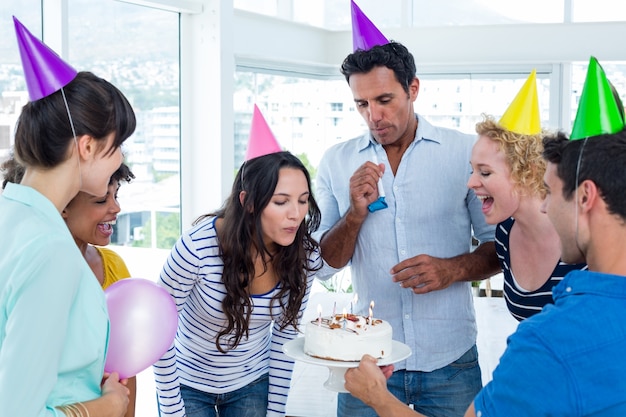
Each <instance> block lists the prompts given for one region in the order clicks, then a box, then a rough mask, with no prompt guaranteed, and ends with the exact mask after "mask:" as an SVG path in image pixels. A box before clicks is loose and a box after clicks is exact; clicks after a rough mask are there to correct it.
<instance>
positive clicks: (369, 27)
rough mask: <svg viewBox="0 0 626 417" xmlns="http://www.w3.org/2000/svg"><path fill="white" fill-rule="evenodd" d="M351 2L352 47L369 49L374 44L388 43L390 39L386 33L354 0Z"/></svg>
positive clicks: (354, 48)
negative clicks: (382, 31) (383, 32)
mask: <svg viewBox="0 0 626 417" xmlns="http://www.w3.org/2000/svg"><path fill="white" fill-rule="evenodd" d="M350 3H351V5H352V49H353V50H354V51H356V50H357V49H362V50H364V51H367V50H368V49H371V48H372V47H373V46H376V45H386V44H388V43H389V41H388V40H387V38H386V37H385V35H383V34H382V33H381V31H380V30H378V28H377V27H376V26H374V24H373V23H372V21H371V20H369V19H368V17H367V16H365V14H364V13H363V12H362V11H361V9H359V6H357V5H356V3H355V2H354V0H351V1H350Z"/></svg>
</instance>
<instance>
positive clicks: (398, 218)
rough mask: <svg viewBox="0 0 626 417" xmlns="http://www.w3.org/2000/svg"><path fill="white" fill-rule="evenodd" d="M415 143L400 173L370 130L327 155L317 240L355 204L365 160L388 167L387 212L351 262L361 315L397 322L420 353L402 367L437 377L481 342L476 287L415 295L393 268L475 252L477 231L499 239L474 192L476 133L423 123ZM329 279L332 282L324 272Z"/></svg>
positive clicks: (367, 227) (366, 231) (403, 338)
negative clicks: (355, 184) (417, 259)
mask: <svg viewBox="0 0 626 417" xmlns="http://www.w3.org/2000/svg"><path fill="white" fill-rule="evenodd" d="M416 117H417V118H418V127H417V132H416V136H415V140H414V141H413V142H412V143H411V144H410V145H409V147H408V148H407V150H406V151H405V153H404V155H403V156H402V160H401V161H400V164H399V166H398V170H397V172H396V175H395V176H394V175H393V173H392V171H391V168H390V166H389V161H388V160H387V154H386V153H385V150H384V149H383V147H382V146H381V145H380V144H378V143H376V142H375V141H374V140H373V138H372V136H371V134H370V133H369V132H368V133H366V134H365V135H363V136H361V137H358V138H355V139H352V140H349V141H346V142H343V143H339V144H337V145H335V146H333V147H332V148H330V149H329V150H328V151H327V152H326V153H325V155H324V157H323V158H322V160H321V162H320V165H319V168H318V173H317V183H316V194H315V195H316V200H317V202H318V204H319V206H320V209H321V211H322V223H321V226H320V229H319V231H318V232H317V233H316V237H317V238H318V239H319V238H320V237H321V236H322V235H323V233H325V232H326V231H327V230H329V229H330V228H331V227H332V226H333V225H334V224H335V223H336V222H337V221H338V220H339V219H340V218H341V217H342V216H343V215H344V214H345V213H346V211H347V210H348V208H349V206H350V190H349V184H350V177H351V176H352V174H353V173H354V171H356V169H357V168H358V167H359V166H361V165H362V164H363V163H365V162H366V161H374V160H375V159H374V154H375V155H376V158H377V159H378V161H379V162H381V163H384V164H385V166H386V167H385V173H384V175H383V188H384V190H385V194H386V197H385V199H386V202H387V203H388V205H389V207H388V208H386V209H383V210H379V211H376V212H374V213H370V214H369V215H368V217H367V219H366V220H365V222H364V223H363V226H362V228H361V230H360V232H359V236H358V239H357V243H356V248H355V251H354V254H353V255H352V260H351V271H352V283H353V289H354V291H355V292H356V293H357V295H358V303H357V306H356V311H355V312H358V313H361V314H368V308H369V304H370V301H374V302H375V308H374V316H375V317H378V318H382V319H384V320H387V321H389V323H390V324H391V326H392V327H393V338H394V340H398V341H400V342H403V343H406V344H407V345H409V346H410V348H411V350H412V351H413V354H412V355H411V356H410V357H409V358H408V359H407V360H406V361H403V362H400V363H398V364H396V369H407V370H410V371H432V370H435V369H439V368H442V367H444V366H446V365H449V364H450V363H452V362H454V361H455V360H457V359H458V358H460V357H461V356H462V355H463V354H464V353H465V352H466V351H467V350H468V349H470V348H471V347H472V346H473V345H474V344H475V343H476V319H475V315H474V305H473V300H472V294H471V291H470V283H469V282H458V283H455V284H452V285H451V286H450V287H448V288H446V289H444V290H441V291H434V292H430V293H428V294H423V295H416V294H414V293H413V292H412V291H411V290H410V289H404V288H401V287H400V285H399V284H397V283H394V282H393V281H392V280H391V274H390V272H389V271H390V269H391V268H392V267H393V266H394V265H396V264H398V263H399V262H400V261H402V260H405V259H407V258H411V257H413V256H416V255H419V254H427V255H431V256H434V257H440V258H449V257H453V256H456V255H460V254H464V253H468V252H469V251H470V248H471V236H472V230H473V232H474V236H475V237H476V239H478V240H479V241H480V242H481V243H483V242H487V241H492V240H493V239H494V230H495V228H494V226H490V225H487V224H486V223H485V218H484V216H483V214H482V211H481V202H480V201H479V200H478V199H477V198H476V196H475V194H474V192H473V191H471V190H469V189H468V188H467V185H466V184H467V181H468V179H469V176H470V173H471V167H470V157H471V151H472V146H473V145H474V142H475V141H476V136H475V135H468V134H464V133H461V132H458V131H455V130H451V129H447V128H441V127H435V126H433V125H431V124H430V123H428V122H427V121H426V120H425V119H423V118H422V117H418V116H417V115H416ZM320 278H322V279H324V278H325V277H323V276H320Z"/></svg>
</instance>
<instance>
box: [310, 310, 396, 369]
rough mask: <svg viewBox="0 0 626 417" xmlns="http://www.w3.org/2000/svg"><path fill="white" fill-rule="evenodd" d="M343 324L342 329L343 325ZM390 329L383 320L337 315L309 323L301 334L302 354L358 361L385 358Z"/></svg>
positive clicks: (388, 353) (388, 348) (389, 340)
mask: <svg viewBox="0 0 626 417" xmlns="http://www.w3.org/2000/svg"><path fill="white" fill-rule="evenodd" d="M344 324H345V326H344ZM391 336H392V331H391V326H390V325H389V323H387V322H386V321H383V320H380V319H374V320H373V323H372V324H369V319H368V318H367V317H363V316H357V315H352V314H350V315H348V318H347V319H344V318H343V317H342V316H341V315H336V316H334V317H322V320H321V323H320V322H318V320H317V319H316V320H313V321H311V322H309V323H307V324H306V328H305V331H304V353H306V354H307V355H309V356H314V357H317V358H322V359H330V360H337V361H359V360H361V358H362V357H363V355H364V354H366V353H367V354H369V355H372V356H373V357H375V358H386V357H387V356H389V355H390V354H391V343H392V339H391Z"/></svg>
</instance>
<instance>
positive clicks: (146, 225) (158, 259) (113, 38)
mask: <svg viewBox="0 0 626 417" xmlns="http://www.w3.org/2000/svg"><path fill="white" fill-rule="evenodd" d="M68 12H69V18H68V23H69V25H68V28H69V29H68V30H69V33H68V35H69V55H70V63H71V64H72V65H73V66H75V68H77V69H80V70H89V71H92V72H94V73H95V74H97V75H99V76H101V77H103V78H105V79H107V80H109V81H111V82H112V83H113V84H115V85H116V86H117V87H118V88H119V89H120V90H122V92H123V93H124V94H125V95H126V96H127V97H128V99H129V100H130V102H131V104H132V105H133V108H134V110H135V113H136V115H137V129H136V131H135V133H134V134H133V136H131V137H130V138H129V139H128V140H127V141H126V143H125V144H124V147H123V150H124V153H125V159H126V162H127V163H128V165H130V167H131V169H132V171H133V173H134V174H135V176H136V179H135V180H134V181H133V182H131V183H130V184H124V185H122V187H121V188H120V193H119V201H120V205H121V207H122V212H121V213H120V214H119V215H118V222H117V225H116V229H115V233H114V235H113V242H112V243H113V245H115V246H114V249H115V250H117V251H118V252H120V254H121V255H122V257H123V258H124V260H125V261H126V263H127V264H128V266H129V270H130V271H131V274H133V275H134V276H140V277H145V278H149V279H152V280H156V279H157V278H158V274H159V272H160V268H161V266H162V265H163V261H164V259H165V256H166V254H167V253H168V252H169V249H171V247H172V246H173V244H174V242H175V241H176V239H178V236H179V235H180V175H179V167H180V151H179V149H180V145H179V143H180V126H179V125H180V117H179V61H178V57H179V40H178V34H179V16H178V14H177V13H172V12H166V11H161V10H156V9H152V8H146V7H141V6H136V5H132V4H128V3H124V2H117V1H106V2H93V1H91V0H69V1H68Z"/></svg>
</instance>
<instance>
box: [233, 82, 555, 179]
mask: <svg viewBox="0 0 626 417" xmlns="http://www.w3.org/2000/svg"><path fill="white" fill-rule="evenodd" d="M527 77H528V73H521V72H520V73H519V74H478V75H477V74H458V75H455V76H453V77H452V76H449V75H447V76H446V75H436V74H426V75H424V76H420V92H419V94H418V97H417V100H416V102H415V109H416V111H417V112H418V113H419V114H421V115H423V116H425V117H426V118H428V119H429V120H430V121H431V122H432V123H434V124H436V125H439V126H444V127H450V128H454V129H457V130H460V131H463V132H466V133H475V130H474V127H475V125H476V123H477V122H478V121H480V120H481V119H482V114H483V113H486V114H489V115H492V116H494V117H495V118H499V117H500V116H501V115H502V114H503V113H504V111H505V110H506V109H507V107H508V106H509V104H510V102H511V101H512V100H513V98H514V97H515V95H516V94H517V92H518V91H519V89H520V88H521V86H522V84H523V83H524V81H526V79H527ZM236 80H237V82H236V91H235V101H234V103H235V143H234V146H235V166H239V165H240V164H241V162H242V161H243V156H244V154H245V150H246V146H247V139H248V134H249V129H250V119H251V117H252V107H253V104H255V103H256V104H257V105H258V106H259V108H260V109H261V112H262V113H263V114H264V116H265V119H266V120H267V122H268V124H269V125H270V127H271V129H272V131H273V132H274V135H275V136H276V139H277V140H278V142H279V143H280V145H281V146H282V147H283V148H284V149H287V150H289V151H291V152H292V153H294V154H296V155H298V156H300V157H305V158H306V162H307V163H309V168H310V169H312V174H313V175H314V174H315V169H316V168H317V165H318V164H319V161H320V159H321V157H322V155H323V153H324V151H325V150H326V149H328V148H329V147H330V146H332V145H334V144H335V143H339V142H342V141H344V140H347V139H350V138H353V137H355V136H357V135H359V134H362V133H363V132H364V131H366V129H367V126H366V125H365V123H364V121H363V119H362V118H361V116H360V115H359V113H358V112H357V110H356V107H355V104H354V100H353V97H352V93H351V91H350V88H349V86H348V84H347V83H346V81H345V80H344V79H343V78H341V79H337V80H313V79H308V78H297V77H284V76H278V75H267V74H260V73H252V72H237V74H236ZM537 87H538V90H539V93H538V94H539V97H540V109H541V118H542V125H543V126H544V127H548V126H549V103H550V80H549V78H548V75H547V74H539V75H538V80H537ZM303 159H304V158H303Z"/></svg>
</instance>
